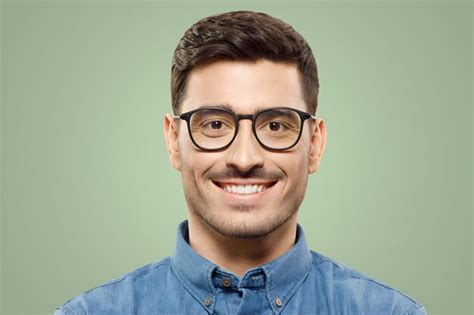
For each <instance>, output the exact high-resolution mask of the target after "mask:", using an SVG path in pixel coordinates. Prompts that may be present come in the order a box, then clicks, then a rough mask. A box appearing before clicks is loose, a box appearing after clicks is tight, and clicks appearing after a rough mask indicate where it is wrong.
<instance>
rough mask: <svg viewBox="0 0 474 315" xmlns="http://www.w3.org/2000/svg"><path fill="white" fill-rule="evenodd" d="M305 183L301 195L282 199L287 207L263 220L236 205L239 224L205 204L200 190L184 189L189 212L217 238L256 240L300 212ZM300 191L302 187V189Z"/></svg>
mask: <svg viewBox="0 0 474 315" xmlns="http://www.w3.org/2000/svg"><path fill="white" fill-rule="evenodd" d="M306 182H307V180H306V181H305V183H303V186H304V187H303V189H302V190H301V191H299V193H298V194H296V193H294V194H291V197H287V198H283V200H288V202H285V203H286V205H284V206H283V205H275V206H276V207H277V208H279V209H278V210H277V211H275V213H272V214H270V215H267V216H265V217H263V216H257V215H256V214H255V215H252V213H249V212H251V211H258V210H256V209H253V207H251V206H247V205H242V204H241V205H234V206H233V209H232V211H235V212H242V217H241V219H239V220H235V219H234V220H232V219H231V218H226V217H225V215H223V214H222V213H221V214H220V213H219V209H218V206H217V205H216V204H214V203H212V202H208V203H207V204H206V202H205V200H206V199H207V200H211V199H210V198H204V196H203V194H201V193H200V192H199V190H198V189H197V187H194V188H191V187H186V185H185V187H184V190H185V196H186V201H187V204H188V207H189V211H190V212H191V213H192V214H194V215H195V216H196V217H197V218H198V219H199V220H200V221H201V222H202V223H203V225H204V226H205V227H206V228H208V229H211V230H213V231H215V232H217V233H218V234H220V235H222V236H225V237H229V238H234V239H257V238H262V237H265V236H266V235H268V234H270V233H272V232H273V231H275V230H277V229H278V228H280V227H281V226H282V225H284V224H285V223H286V222H287V221H288V220H289V219H290V218H292V217H293V216H294V215H296V214H297V212H298V209H299V207H300V205H301V203H302V202H303V199H304V195H305V191H306ZM299 188H300V189H301V188H302V187H299Z"/></svg>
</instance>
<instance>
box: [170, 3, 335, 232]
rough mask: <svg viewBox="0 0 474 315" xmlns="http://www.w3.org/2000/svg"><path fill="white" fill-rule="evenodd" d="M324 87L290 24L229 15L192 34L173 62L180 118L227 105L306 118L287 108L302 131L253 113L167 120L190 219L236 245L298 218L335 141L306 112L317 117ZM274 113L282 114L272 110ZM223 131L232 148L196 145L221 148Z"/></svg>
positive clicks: (198, 27)
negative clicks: (256, 119) (313, 179)
mask: <svg viewBox="0 0 474 315" xmlns="http://www.w3.org/2000/svg"><path fill="white" fill-rule="evenodd" d="M318 86H319V83H318V77H317V69H316V63H315V60H314V57H313V55H312V52H311V49H310V47H309V46H308V44H307V43H306V41H305V40H304V39H303V38H302V37H301V36H300V35H299V34H298V33H296V32H295V31H294V30H293V29H292V28H291V26H289V25H288V24H286V23H284V22H283V21H281V20H278V19H275V18H273V17H270V16H268V15H266V14H263V13H255V12H248V11H245V12H230V13H225V14H221V15H215V16H211V17H208V18H205V19H203V20H201V21H199V22H197V23H196V24H194V25H193V26H192V27H191V28H190V29H189V30H187V31H186V32H185V34H184V36H183V38H182V39H181V41H180V42H179V44H178V47H177V48H176V51H175V55H174V57H173V66H172V79H171V90H172V98H173V111H174V112H175V113H179V114H182V113H189V112H191V111H194V110H196V109H199V108H202V107H204V108H222V107H225V108H226V109H228V110H231V111H232V112H234V113H235V114H238V115H254V114H257V113H259V112H262V111H265V110H268V109H270V108H276V107H286V108H290V111H289V112H291V113H294V112H293V111H292V109H293V110H297V111H299V113H301V115H305V117H306V118H305V119H303V118H302V117H303V116H301V117H300V116H298V114H294V115H292V116H291V115H289V114H288V113H289V112H288V111H286V112H284V113H286V114H285V115H286V116H285V115H284V116H285V117H293V121H294V123H293V124H287V123H288V122H289V120H287V119H289V118H281V117H279V118H275V119H273V118H271V119H270V120H265V119H259V121H264V122H269V123H263V124H260V123H258V122H255V123H252V121H251V120H250V119H248V118H250V116H246V117H247V118H246V119H242V120H240V121H233V120H232V119H231V118H228V119H223V118H222V117H221V116H219V117H217V116H215V115H214V113H213V114H212V115H210V114H209V113H206V114H203V115H201V118H200V119H194V120H192V119H193V118H191V120H189V116H188V121H186V122H185V121H184V120H180V119H179V118H176V117H173V116H171V115H167V116H166V117H165V125H164V132H165V137H166V141H167V145H168V152H169V156H170V160H171V163H172V165H173V166H174V167H175V168H176V169H178V170H179V171H180V172H181V175H182V179H183V187H184V191H185V196H186V200H187V203H188V207H189V215H190V216H192V217H193V218H196V219H197V220H199V221H200V222H201V223H202V224H203V225H204V226H205V227H206V228H208V229H210V230H212V231H214V232H217V233H219V234H221V235H224V236H228V237H234V238H256V237H262V236H265V235H267V234H269V233H271V232H272V231H274V230H276V229H278V228H279V227H281V226H282V225H284V224H285V223H286V222H289V220H290V219H292V218H293V219H295V218H296V213H297V210H298V208H299V206H300V204H301V202H302V200H303V198H304V194H305V190H306V186H307V178H308V174H309V173H312V172H315V171H316V170H317V168H318V166H319V162H320V160H321V157H322V154H323V152H324V147H325V142H326V131H325V126H324V123H323V121H322V120H321V119H320V118H317V119H313V118H311V116H310V115H308V114H304V112H309V113H311V114H313V113H315V111H316V108H317V95H318ZM265 113H272V114H271V115H267V116H269V117H275V116H274V115H275V112H273V111H272V112H265ZM193 115H194V116H193V117H196V116H197V115H196V114H193ZM272 115H273V116H272ZM295 115H296V116H295ZM263 116H265V115H263V114H262V115H259V116H258V117H263ZM182 117H183V116H182ZM216 117H217V118H216ZM227 117H232V115H229V116H227ZM300 118H301V120H298V119H300ZM280 119H281V120H280ZM191 121H192V123H191ZM237 128H238V131H237V132H236V133H235V130H236V129H237ZM202 130H205V131H204V132H202ZM290 130H293V131H294V132H293V133H291V132H289V131H290ZM224 131H227V134H231V135H234V136H235V137H234V138H232V137H230V138H232V139H233V140H231V142H229V141H228V143H229V145H228V146H226V147H224V148H223V149H220V150H214V151H209V150H205V148H204V149H203V148H202V147H198V146H197V144H199V143H204V144H205V145H207V146H209V145H210V146H212V145H213V143H220V142H219V141H221V139H222V138H223V136H222V135H223V132H224ZM283 131H285V132H284V133H282V132H283ZM298 132H299V135H300V136H299V137H298V139H296V136H294V135H295V134H297V133H298ZM267 134H268V136H267V137H271V139H276V140H275V141H274V143H275V144H276V145H277V146H278V143H279V142H280V143H283V142H284V141H286V142H285V143H293V142H294V146H292V147H291V148H288V149H285V150H272V149H269V148H268V147H265V146H263V145H262V143H264V144H265V143H269V142H270V143H271V141H273V140H267V139H268V138H267V139H266V138H265V137H266V135H267ZM256 135H257V137H258V139H257V137H256ZM196 138H197V139H198V140H197V141H196ZM230 138H229V139H230ZM203 139H204V140H205V141H204V140H203ZM293 139H294V141H293ZM193 140H194V141H193ZM262 140H264V141H262ZM288 141H289V142H288ZM215 147H219V145H216V146H215ZM281 147H285V145H282V146H281ZM293 221H294V220H293Z"/></svg>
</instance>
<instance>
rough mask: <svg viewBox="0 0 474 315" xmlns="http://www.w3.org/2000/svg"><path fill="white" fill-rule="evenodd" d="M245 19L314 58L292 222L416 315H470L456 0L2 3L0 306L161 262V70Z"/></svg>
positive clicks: (172, 210) (31, 301) (462, 36)
mask: <svg viewBox="0 0 474 315" xmlns="http://www.w3.org/2000/svg"><path fill="white" fill-rule="evenodd" d="M235 9H252V10H259V11H264V12H267V13H269V14H272V15H275V16H277V17H280V18H282V19H284V20H286V21H287V22H289V23H290V24H291V25H293V26H294V28H295V29H296V30H297V31H299V32H300V33H301V34H302V35H303V36H304V37H305V38H306V39H307V40H308V42H309V43H310V45H311V46H312V47H313V51H314V53H315V56H316V60H317V63H318V66H319V75H320V80H321V90H320V105H319V109H318V113H317V114H318V116H321V117H323V119H324V120H325V122H326V127H327V132H328V134H327V137H328V138H327V147H326V153H325V156H324V158H323V160H322V164H321V168H320V170H319V172H318V173H316V174H314V175H312V176H311V177H310V182H309V186H308V190H307V194H306V199H305V201H304V203H303V205H302V208H301V209H300V216H299V221H300V223H301V224H302V225H303V227H304V229H305V232H306V235H307V238H308V241H309V245H310V247H311V248H312V249H313V250H316V251H319V252H321V253H323V254H325V255H327V256H329V257H332V258H334V259H336V260H338V261H340V262H341V263H343V264H345V265H348V266H351V267H353V268H354V269H357V270H359V271H361V272H364V273H366V274H368V275H370V276H373V277H375V278H376V279H378V280H380V281H383V282H385V283H387V284H389V285H391V286H393V287H395V288H398V289H400V290H401V291H402V292H405V293H407V294H408V295H410V296H411V297H413V298H415V299H416V300H417V301H418V302H420V303H421V304H423V305H425V307H426V308H427V310H428V312H429V313H430V314H436V313H439V314H467V313H470V312H472V311H473V306H472V297H473V288H472V286H473V285H472V284H473V272H472V259H473V244H472V243H473V242H472V240H473V234H472V225H473V218H472V217H473V216H472V193H473V190H472V177H473V169H472V154H473V150H472V145H473V139H472V138H473V137H472V136H473V131H472V120H473V114H472V71H473V66H472V65H473V62H472V53H473V51H472V39H473V26H472V16H473V5H472V3H471V2H460V1H445V2H427V1H418V2H407V1H403V2H395V1H364V2H309V1H298V2H289V1H286V2H275V1H272V2H270V1H260V2H256V1H252V2H240V3H236V2H224V3H223V2H221V3H218V2H202V1H200V2H197V1H196V2H151V1H147V2H144V1H143V2H137V1H134V2H132V1H121V2H118V1H95V2H93V1H49V2H45V1H28V2H27V1H3V2H2V5H1V11H2V12H1V28H2V30H1V36H2V37H1V45H2V47H1V67H2V68H1V89H2V90H1V92H2V94H1V102H2V104H1V105H2V111H1V144H2V151H1V209H2V213H1V246H2V247H1V258H2V259H1V279H0V282H1V294H0V295H1V297H2V300H1V303H2V304H1V307H0V312H2V313H3V314H19V313H21V314H33V313H35V314H51V313H52V312H53V311H54V309H55V308H56V307H57V306H59V305H60V304H62V303H63V302H65V301H66V300H68V299H70V298H72V297H74V296H76V295H78V294H80V293H81V292H83V291H85V290H87V289H90V288H92V287H95V286H97V285H99V284H101V283H103V282H105V281H107V280H110V279H112V278H115V277H118V276H120V275H122V274H124V273H126V272H128V271H130V270H132V269H135V268H138V267H140V266H143V265H145V264H147V263H150V262H152V261H156V260H161V259H162V258H164V257H166V256H168V255H169V254H171V252H172V250H173V248H174V243H175V236H176V228H177V225H178V223H179V222H181V221H182V220H184V219H185V218H186V204H185V199H184V196H183V192H182V187H181V178H180V176H179V173H178V172H176V171H174V169H172V168H171V167H170V165H169V162H168V157H167V153H166V150H165V142H164V138H163V135H162V122H163V116H164V114H165V113H167V112H170V108H171V105H170V93H169V75H170V63H171V56H172V53H173V51H174V48H175V46H176V44H177V42H178V40H179V38H180V37H181V36H182V34H183V32H184V31H185V30H186V29H187V28H188V27H189V26H190V25H191V24H192V23H194V22H196V21H197V20H198V19H200V18H202V17H204V16H207V15H210V14H214V13H219V12H224V11H229V10H235Z"/></svg>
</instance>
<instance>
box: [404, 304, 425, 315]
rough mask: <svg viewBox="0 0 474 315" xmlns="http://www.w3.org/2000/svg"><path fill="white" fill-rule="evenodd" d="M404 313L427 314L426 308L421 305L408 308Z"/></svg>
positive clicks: (412, 314)
mask: <svg viewBox="0 0 474 315" xmlns="http://www.w3.org/2000/svg"><path fill="white" fill-rule="evenodd" d="M406 315H427V313H426V309H425V308H424V307H423V306H420V307H417V308H415V309H414V310H409V311H408V312H406Z"/></svg>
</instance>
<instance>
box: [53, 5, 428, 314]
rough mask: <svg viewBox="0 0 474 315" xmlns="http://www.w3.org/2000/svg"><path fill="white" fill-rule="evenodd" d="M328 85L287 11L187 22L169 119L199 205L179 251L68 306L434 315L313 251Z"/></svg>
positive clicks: (170, 140) (168, 132)
mask: <svg viewBox="0 0 474 315" xmlns="http://www.w3.org/2000/svg"><path fill="white" fill-rule="evenodd" d="M318 90H319V81H318V75H317V67H316V62H315V59H314V56H313V54H312V51H311V48H310V47H309V46H308V44H307V42H306V41H305V40H304V39H303V38H302V37H301V35H299V34H298V33H297V32H295V31H294V30H293V28H292V27H291V26H289V25H288V24H286V23H285V22H283V21H281V20H279V19H276V18H273V17H271V16H268V15H266V14H263V13H256V12H250V11H238V12H229V13H225V14H220V15H215V16H211V17H207V18H205V19H202V20H200V21H198V22H197V23H196V24H194V25H193V26H192V27H191V28H190V29H188V30H187V31H186V32H185V34H184V36H183V38H182V39H181V40H180V42H179V43H178V46H177V48H176V50H175V53H174V56H173V63H172V73H171V94H172V105H173V112H174V115H166V117H165V119H164V134H165V138H166V143H167V148H168V154H169V158H170V161H171V164H172V166H173V167H174V168H175V169H177V170H178V171H180V172H181V175H182V180H183V188H184V193H185V196H186V201H187V205H188V220H186V221H184V222H182V223H181V225H180V226H179V228H178V236H177V243H176V249H175V251H174V253H173V255H172V256H171V257H168V258H165V259H164V260H162V261H160V262H156V263H152V264H149V265H146V266H144V267H141V268H139V269H137V270H135V271H132V272H130V273H128V274H126V275H123V276H122V277H120V278H118V279H115V280H112V281H109V282H107V283H105V284H103V285H101V286H99V287H97V288H94V289H92V290H89V291H87V292H84V293H83V294H81V295H80V296H78V297H76V298H74V299H72V300H70V301H68V302H67V303H65V304H64V305H62V307H61V308H60V309H58V310H57V311H56V314H85V313H90V314H207V313H209V314H280V313H281V314H425V313H426V312H425V309H424V308H423V307H422V306H421V305H420V304H419V303H417V302H416V301H414V300H413V299H411V298H410V297H408V296H407V295H405V294H403V293H401V292H400V291H397V290H395V289H393V288H390V287H389V286H387V285H385V284H383V283H380V282H378V281H377V280H375V279H372V278H370V277H368V276H366V275H364V274H362V273H360V272H357V271H355V270H353V269H351V268H348V267H346V266H344V265H342V264H340V263H338V262H336V261H334V260H332V259H330V258H328V257H325V256H323V255H322V254H319V253H317V252H314V251H310V250H309V249H308V247H307V244H306V241H305V236H304V233H303V229H302V227H301V226H300V225H298V223H297V212H298V208H299V206H300V204H301V202H302V200H303V197H304V195H305V190H306V186H307V179H308V174H310V173H314V172H316V171H317V170H318V168H319V164H320V161H321V158H322V156H323V153H324V149H325V145H326V128H325V125H324V121H323V120H322V119H321V118H320V117H316V116H315V113H316V109H317V104H318V103H317V97H318Z"/></svg>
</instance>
